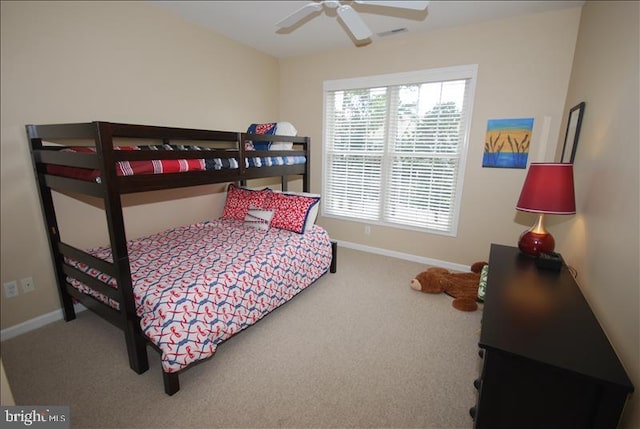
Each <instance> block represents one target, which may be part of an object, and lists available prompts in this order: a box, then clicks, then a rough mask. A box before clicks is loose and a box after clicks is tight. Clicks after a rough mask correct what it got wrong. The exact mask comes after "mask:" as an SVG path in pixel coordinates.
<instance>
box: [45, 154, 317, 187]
mask: <svg viewBox="0 0 640 429" xmlns="http://www.w3.org/2000/svg"><path fill="white" fill-rule="evenodd" d="M114 149H115V150H127V151H152V150H170V151H216V150H217V149H213V148H210V147H204V146H187V145H145V146H117V147H115V148H114ZM60 151H61V152H71V153H88V154H95V153H96V149H95V147H91V146H74V147H67V148H64V149H61V150H60ZM245 154H246V155H247V156H246V157H245V168H260V167H272V166H281V165H304V164H305V163H306V162H307V159H306V157H305V156H304V155H292V156H250V155H251V151H247V152H245ZM238 167H239V165H238V159H237V158H233V157H231V158H229V157H219V158H216V157H213V158H211V157H207V158H202V159H200V158H190V159H158V160H145V161H118V162H116V174H117V175H118V176H136V175H144V174H169V173H183V172H189V171H211V170H235V169H238ZM47 173H48V174H53V175H56V176H63V177H69V178H72V179H80V180H87V181H91V182H98V183H100V182H101V178H100V170H94V169H89V168H80V167H68V166H62V165H55V164H48V165H47Z"/></svg>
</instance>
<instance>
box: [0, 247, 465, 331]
mask: <svg viewBox="0 0 640 429" xmlns="http://www.w3.org/2000/svg"><path fill="white" fill-rule="evenodd" d="M338 246H341V247H346V248H347V249H354V250H360V251H363V252H368V253H374V254H377V255H383V256H389V257H391V258H398V259H404V260H406V261H412V262H419V263H421V264H425V265H429V266H436V267H442V268H446V269H448V270H451V271H465V272H466V271H469V266H468V265H462V264H455V263H453V262H447V261H440V260H438V259H431V258H425V257H424V256H417V255H412V254H410V253H402V252H396V251H394V250H387V249H382V248H379V247H372V246H365V245H363V244H358V243H351V242H349V241H341V240H338ZM339 259H340V256H338V260H339ZM74 308H75V310H76V312H81V311H84V310H86V309H87V308H86V307H85V306H84V305H82V304H75V305H74ZM62 318H63V316H62V309H60V310H56V311H52V312H51V313H47V314H43V315H42V316H38V317H35V318H33V319H31V320H27V321H26V322H22V323H19V324H17V325H15V326H12V327H10V328H7V329H3V330H2V331H0V341H5V340H8V339H11V338H14V337H17V336H18V335H21V334H25V333H27V332H29V331H33V330H34V329H38V328H41V327H43V326H45V325H48V324H49V323H52V322H56V321H58V320H62Z"/></svg>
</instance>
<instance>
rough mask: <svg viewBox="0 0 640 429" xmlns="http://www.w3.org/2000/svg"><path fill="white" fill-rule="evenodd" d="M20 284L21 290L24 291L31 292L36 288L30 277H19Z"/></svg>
mask: <svg viewBox="0 0 640 429" xmlns="http://www.w3.org/2000/svg"><path fill="white" fill-rule="evenodd" d="M20 286H21V287H22V292H24V293H28V292H33V291H34V290H35V289H36V284H35V283H34V282H33V278H32V277H26V278H24V279H20Z"/></svg>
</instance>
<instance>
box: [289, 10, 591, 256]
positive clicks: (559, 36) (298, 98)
mask: <svg viewBox="0 0 640 429" xmlns="http://www.w3.org/2000/svg"><path fill="white" fill-rule="evenodd" d="M579 19H580V8H572V9H566V10H561V11H555V12H549V13H542V14H533V15H529V16H524V17H519V18H512V19H508V20H500V21H491V22H486V23H482V24H477V25H472V26H465V27H458V28H454V29H448V30H440V31H434V32H431V33H428V34H426V35H414V36H408V37H399V38H397V39H393V38H389V39H388V40H381V41H376V42H375V43H374V44H372V45H369V46H367V47H364V48H358V49H354V48H349V49H344V50H340V51H331V52H327V53H325V54H321V55H311V56H305V57H296V58H291V59H287V60H283V61H281V75H280V87H281V91H280V113H281V116H282V117H283V118H287V120H290V121H292V122H293V123H295V124H296V125H297V126H298V127H299V128H301V129H304V130H308V132H309V133H310V136H311V139H312V142H314V143H315V144H314V145H313V152H312V156H313V161H312V182H311V183H312V185H311V186H312V190H314V191H320V189H321V183H322V182H321V172H322V148H321V145H320V144H319V143H320V142H321V141H322V115H323V112H322V95H323V94H322V83H323V81H325V80H331V79H341V78H349V77H358V76H367V75H377V74H385V73H395V72H404V71H412V70H420V69H428V68H435V67H446V66H456V65H464V64H478V79H477V85H476V97H475V103H474V109H473V116H472V124H471V135H470V141H469V152H468V157H467V167H466V172H465V182H464V192H463V199H462V206H461V211H460V223H459V230H458V234H457V237H447V236H442V235H434V234H425V233H418V232H413V231H408V230H398V229H391V228H386V227H380V226H373V227H372V228H371V235H365V234H364V224H362V223H357V222H348V221H339V220H335V219H328V218H320V220H319V223H320V224H322V225H323V226H325V227H326V228H327V229H328V230H329V232H330V233H331V235H332V237H333V238H335V239H338V240H345V241H349V242H354V243H358V244H361V245H367V246H373V247H379V248H384V249H388V250H394V251H398V252H403V253H409V254H412V255H418V256H423V257H427V258H433V259H437V260H442V261H448V262H454V263H460V264H466V265H469V264H471V263H473V262H475V261H480V260H486V258H488V252H489V245H490V243H492V242H496V243H501V244H509V245H514V244H515V243H516V242H517V239H518V236H519V235H520V233H521V232H522V231H523V230H525V229H527V228H528V227H529V226H531V225H532V224H533V223H534V221H535V218H534V216H533V215H525V214H517V212H516V210H515V204H516V201H517V199H518V196H519V193H520V189H521V186H522V183H523V181H524V177H525V174H526V171H525V170H521V169H490V168H482V153H483V145H484V137H485V133H486V127H487V120H488V119H498V118H522V117H533V118H534V119H535V121H534V129H533V136H532V144H531V154H530V161H543V160H552V159H553V156H554V152H555V145H556V140H557V136H558V133H559V130H560V128H561V126H560V124H561V119H562V112H563V109H564V104H565V97H566V93H567V87H568V84H569V76H570V73H571V63H572V60H573V50H574V47H575V43H576V36H577V31H578V23H579ZM545 129H547V130H548V132H545ZM547 134H548V135H547ZM547 144H548V145H547Z"/></svg>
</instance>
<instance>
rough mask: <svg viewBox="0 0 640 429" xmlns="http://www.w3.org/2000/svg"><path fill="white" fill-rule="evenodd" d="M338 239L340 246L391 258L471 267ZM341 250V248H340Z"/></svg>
mask: <svg viewBox="0 0 640 429" xmlns="http://www.w3.org/2000/svg"><path fill="white" fill-rule="evenodd" d="M337 241H338V246H342V247H346V248H347V249H354V250H361V251H363V252H368V253H375V254H376V255H383V256H389V257H391V258H398V259H404V260H406V261H412V262H419V263H421V264H425V265H430V266H435V267H442V268H446V269H447V270H451V271H463V272H467V271H469V270H470V269H471V267H470V266H469V265H462V264H456V263H453V262H447V261H441V260H438V259H431V258H426V257H424V256H418V255H412V254H410V253H402V252H396V251H394V250H387V249H382V248H380V247H372V246H365V245H364V244H358V243H351V242H349V241H341V240H337ZM338 252H339V250H338ZM339 262H340V256H339V255H338V263H339Z"/></svg>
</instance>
